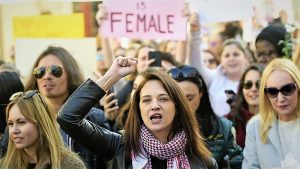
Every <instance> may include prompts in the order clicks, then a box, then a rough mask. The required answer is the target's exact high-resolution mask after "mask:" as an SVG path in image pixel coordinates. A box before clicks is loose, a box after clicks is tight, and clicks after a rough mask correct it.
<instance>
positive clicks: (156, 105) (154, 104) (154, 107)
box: [150, 100, 160, 111]
mask: <svg viewBox="0 0 300 169" xmlns="http://www.w3.org/2000/svg"><path fill="white" fill-rule="evenodd" d="M159 109H160V106H159V102H158V100H153V101H152V104H151V107H150V110H151V111H155V110H159Z"/></svg>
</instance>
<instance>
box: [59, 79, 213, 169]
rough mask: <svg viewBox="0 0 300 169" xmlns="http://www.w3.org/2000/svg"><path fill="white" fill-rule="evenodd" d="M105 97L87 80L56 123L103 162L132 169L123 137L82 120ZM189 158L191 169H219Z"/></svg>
mask: <svg viewBox="0 0 300 169" xmlns="http://www.w3.org/2000/svg"><path fill="white" fill-rule="evenodd" d="M104 95H105V92H104V91H103V90H102V89H101V88H100V87H99V86H97V85H96V84H95V83H94V82H93V81H91V80H87V81H86V82H84V83H83V84H82V85H81V86H80V87H79V88H78V89H77V90H76V91H75V92H74V93H73V94H72V96H71V97H70V98H69V99H68V100H67V102H66V103H65V104H64V106H63V107H62V109H61V111H60V114H59V115H58V117H57V121H58V123H59V124H60V126H61V127H62V128H63V130H64V131H65V132H67V133H68V134H69V135H70V136H71V137H72V138H74V139H76V140H77V141H78V142H80V143H81V144H82V145H83V146H85V147H86V148H87V149H89V150H91V151H93V152H94V153H95V154H97V155H99V156H100V157H101V158H103V159H106V160H112V159H114V158H115V159H116V161H117V166H116V168H118V169H120V168H123V169H125V168H126V169H127V168H132V164H131V160H125V155H124V152H125V151H124V140H123V138H124V137H123V135H122V134H120V133H114V132H111V131H109V130H106V129H104V128H102V127H100V126H98V125H96V124H94V123H92V122H90V121H88V120H86V119H84V118H83V117H84V116H85V115H86V114H87V112H88V110H89V109H91V108H92V107H93V105H94V104H95V103H96V102H97V101H98V100H100V99H101V97H102V96H104ZM188 158H189V162H190V164H191V167H192V168H193V169H194V168H196V169H198V168H199V169H207V168H214V169H217V168H218V167H217V164H216V162H215V160H214V159H212V165H211V166H209V167H208V166H206V164H205V163H204V162H203V160H201V158H197V157H194V156H189V155H188ZM115 164H116V163H115Z"/></svg>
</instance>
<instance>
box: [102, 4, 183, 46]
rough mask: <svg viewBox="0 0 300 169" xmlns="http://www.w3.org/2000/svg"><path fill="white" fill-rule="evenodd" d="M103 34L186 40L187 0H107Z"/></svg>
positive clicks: (107, 35) (105, 35)
mask: <svg viewBox="0 0 300 169" xmlns="http://www.w3.org/2000/svg"><path fill="white" fill-rule="evenodd" d="M103 3H104V6H105V8H106V11H107V16H108V19H107V20H105V21H104V22H103V26H102V36H104V37H128V38H138V39H166V40H185V39H186V21H187V18H186V17H183V16H182V13H181V12H182V10H183V8H184V1H183V0H105V1H104V2H103Z"/></svg>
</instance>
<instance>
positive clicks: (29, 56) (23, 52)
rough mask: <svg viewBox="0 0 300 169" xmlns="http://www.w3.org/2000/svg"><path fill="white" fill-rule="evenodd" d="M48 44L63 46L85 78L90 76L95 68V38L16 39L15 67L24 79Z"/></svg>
mask: <svg viewBox="0 0 300 169" xmlns="http://www.w3.org/2000/svg"><path fill="white" fill-rule="evenodd" d="M49 45H53V46H61V47H63V48H65V49H66V50H67V51H68V52H70V53H71V55H72V56H73V57H74V58H75V59H76V60H77V62H78V63H79V66H80V67H81V70H82V71H83V73H84V76H85V78H88V77H92V72H93V71H95V70H96V63H95V62H96V49H97V47H96V39H95V38H80V39H17V40H16V46H15V50H16V56H15V57H16V67H17V68H18V69H19V70H20V71H21V74H22V76H24V77H25V79H26V78H27V77H28V76H29V75H30V73H31V70H32V67H33V64H34V62H35V60H36V59H37V57H38V56H39V55H40V54H41V53H42V52H43V51H44V50H46V49H47V47H48V46H49Z"/></svg>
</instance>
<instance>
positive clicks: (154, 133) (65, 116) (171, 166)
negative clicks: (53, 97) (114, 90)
mask: <svg viewBox="0 0 300 169" xmlns="http://www.w3.org/2000/svg"><path fill="white" fill-rule="evenodd" d="M136 63H137V59H134V58H125V57H123V58H122V57H118V58H117V59H116V60H115V61H114V62H113V64H112V66H111V67H110V69H109V70H108V71H107V72H106V74H105V75H104V76H103V77H101V78H100V79H98V80H97V81H95V82H94V81H91V80H87V81H86V82H84V83H83V84H82V85H81V86H80V87H79V88H78V89H77V90H76V91H75V92H74V93H73V95H72V96H71V97H70V98H69V100H68V101H67V102H66V103H65V105H64V106H63V108H62V109H61V111H60V114H59V116H58V119H57V121H58V123H59V124H60V125H61V128H62V129H63V130H64V131H65V132H66V133H68V134H69V135H70V136H71V137H72V138H74V139H75V140H77V141H79V142H80V143H81V144H82V145H83V146H85V147H86V148H87V149H89V150H91V151H93V152H94V153H96V154H97V155H99V156H100V157H102V158H104V159H106V160H112V159H113V160H112V163H111V164H112V165H111V167H112V168H118V169H119V168H145V169H148V168H154V169H156V168H167V169H175V168H182V169H189V168H193V169H194V168H196V169H210V168H213V169H215V168H218V167H217V164H216V162H215V160H214V159H213V158H212V157H211V154H210V152H209V150H208V149H207V147H206V146H205V143H204V140H203V138H202V136H201V135H200V134H199V133H200V131H199V128H198V124H197V120H196V117H195V116H194V115H193V113H192V112H191V110H190V108H189V104H188V102H187V100H186V98H185V96H184V94H183V93H182V91H181V89H180V87H179V86H178V84H177V83H176V82H175V81H174V80H173V79H172V78H171V77H169V76H168V75H167V74H165V73H161V72H159V71H156V70H153V71H149V72H145V73H144V75H143V80H142V81H141V83H140V84H139V86H138V87H137V89H136V91H135V93H134V95H133V98H132V104H131V108H130V111H129V114H128V119H127V122H126V125H125V130H124V131H123V132H120V133H114V132H111V131H109V130H106V129H104V128H101V127H100V126H98V125H96V124H93V123H92V122H90V121H88V120H86V119H84V116H85V115H86V114H87V112H88V111H89V110H90V109H91V108H92V107H93V105H94V104H96V103H97V101H98V100H100V98H101V97H103V96H104V95H105V91H107V90H108V89H109V88H110V87H111V86H112V85H113V84H114V83H115V82H116V81H118V80H119V79H120V78H121V77H123V76H125V75H127V74H129V73H131V72H134V71H135V66H136Z"/></svg>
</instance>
